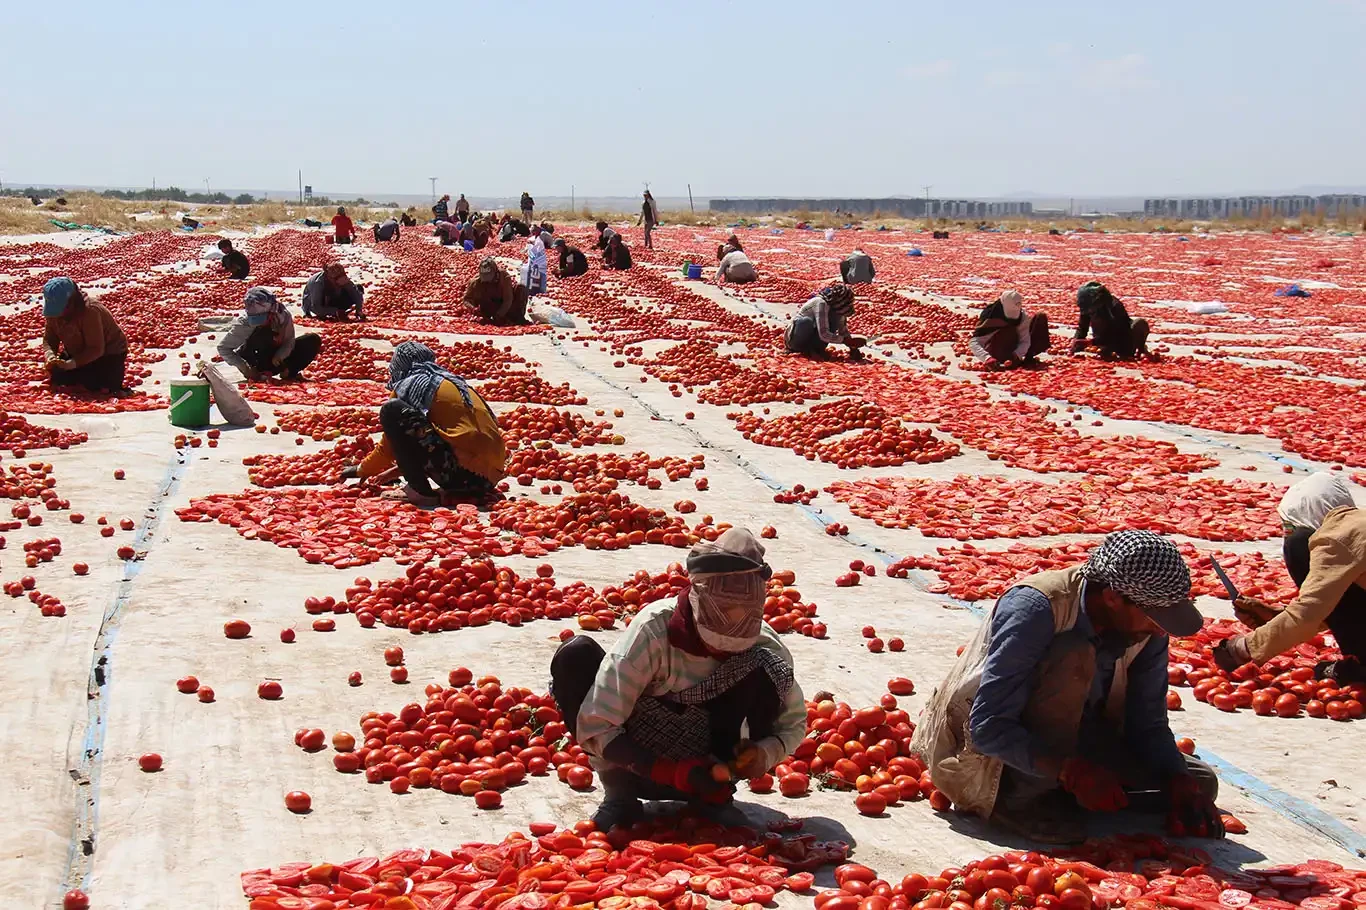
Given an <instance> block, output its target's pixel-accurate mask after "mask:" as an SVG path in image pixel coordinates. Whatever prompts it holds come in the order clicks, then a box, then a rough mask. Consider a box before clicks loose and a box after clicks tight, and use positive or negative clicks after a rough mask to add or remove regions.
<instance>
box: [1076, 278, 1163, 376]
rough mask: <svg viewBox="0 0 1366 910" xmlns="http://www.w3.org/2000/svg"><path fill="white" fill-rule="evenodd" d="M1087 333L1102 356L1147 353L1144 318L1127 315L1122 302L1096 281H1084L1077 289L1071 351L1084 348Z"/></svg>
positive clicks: (1127, 356)
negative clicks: (1074, 326)
mask: <svg viewBox="0 0 1366 910" xmlns="http://www.w3.org/2000/svg"><path fill="white" fill-rule="evenodd" d="M1088 334H1090V335H1091V336H1092V337H1093V339H1094V340H1095V343H1096V347H1098V348H1100V354H1101V356H1102V357H1104V358H1106V359H1112V358H1114V359H1119V360H1133V359H1134V358H1135V357H1137V356H1138V355H1140V354H1146V353H1148V320H1146V319H1130V318H1129V311H1128V310H1126V309H1125V308H1124V304H1123V303H1120V301H1119V299H1118V298H1117V297H1115V295H1114V294H1111V293H1110V289H1109V288H1107V287H1106V286H1105V285H1103V284H1101V283H1100V282H1099V281H1088V282H1086V283H1085V284H1083V285H1082V286H1081V287H1080V288H1078V289H1077V331H1076V334H1074V335H1073V336H1072V353H1074V354H1077V353H1080V352H1081V351H1084V350H1085V349H1086V336H1087V335H1088Z"/></svg>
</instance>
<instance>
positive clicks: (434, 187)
mask: <svg viewBox="0 0 1366 910" xmlns="http://www.w3.org/2000/svg"><path fill="white" fill-rule="evenodd" d="M427 179H428V180H430V181H431V182H432V204H433V205H435V204H436V178H435V177H428V178H427Z"/></svg>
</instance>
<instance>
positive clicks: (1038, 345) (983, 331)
mask: <svg viewBox="0 0 1366 910" xmlns="http://www.w3.org/2000/svg"><path fill="white" fill-rule="evenodd" d="M1050 342H1051V339H1050V338H1049V337H1048V314H1047V313H1035V314H1034V315H1033V316H1027V315H1026V314H1025V311H1024V302H1023V300H1022V299H1021V298H1020V292H1019V291H1006V292H1005V293H1004V294H1002V295H1001V296H1000V297H997V298H996V299H995V300H993V301H992V302H991V303H989V304H987V305H986V306H984V307H983V308H982V312H981V313H980V314H978V316H977V327H976V328H975V329H973V330H972V337H971V338H969V339H968V348H969V349H970V350H971V351H972V353H973V355H974V356H976V358H977V359H978V360H980V361H982V362H983V363H985V364H986V365H987V367H988V368H989V369H996V368H997V367H1001V366H1004V367H1014V366H1019V365H1021V364H1032V363H1034V360H1035V358H1036V357H1038V356H1039V355H1040V354H1042V353H1043V352H1044V351H1047V350H1048V346H1049V344H1050Z"/></svg>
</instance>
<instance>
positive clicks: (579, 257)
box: [555, 237, 588, 278]
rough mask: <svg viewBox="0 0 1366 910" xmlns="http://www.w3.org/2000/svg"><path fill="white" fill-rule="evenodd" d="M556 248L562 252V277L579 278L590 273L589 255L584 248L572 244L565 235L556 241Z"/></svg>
mask: <svg viewBox="0 0 1366 910" xmlns="http://www.w3.org/2000/svg"><path fill="white" fill-rule="evenodd" d="M555 249H557V250H559V253H560V277H561V278H577V277H578V276H580V275H587V274H588V257H587V256H585V255H584V254H583V250H581V249H579V248H578V247H576V246H570V245H569V243H568V242H567V241H565V239H564V238H563V237H561V238H559V239H558V240H556V241H555Z"/></svg>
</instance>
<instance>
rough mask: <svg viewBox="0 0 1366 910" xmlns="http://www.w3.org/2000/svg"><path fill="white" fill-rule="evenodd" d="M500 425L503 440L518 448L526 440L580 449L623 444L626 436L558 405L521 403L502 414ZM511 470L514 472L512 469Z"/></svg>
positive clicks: (499, 417) (513, 447)
mask: <svg viewBox="0 0 1366 910" xmlns="http://www.w3.org/2000/svg"><path fill="white" fill-rule="evenodd" d="M498 428H499V429H500V430H502V431H503V442H504V443H506V444H507V447H508V449H510V450H515V449H517V448H519V447H520V446H522V445H523V444H524V443H536V442H553V443H556V444H557V445H567V446H569V447H570V448H574V449H577V448H580V447H581V446H591V445H609V444H610V445H621V444H623V443H625V441H626V440H625V438H624V437H622V436H621V435H620V434H613V433H610V432H608V431H609V430H611V429H612V424H611V423H610V422H608V421H601V420H596V421H595V420H587V419H585V418H584V417H582V416H580V415H578V414H575V413H574V412H573V411H566V410H563V409H557V408H533V407H528V406H527V405H518V406H517V407H515V408H512V409H510V410H506V411H501V412H500V413H499V414H498ZM509 473H511V472H509Z"/></svg>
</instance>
